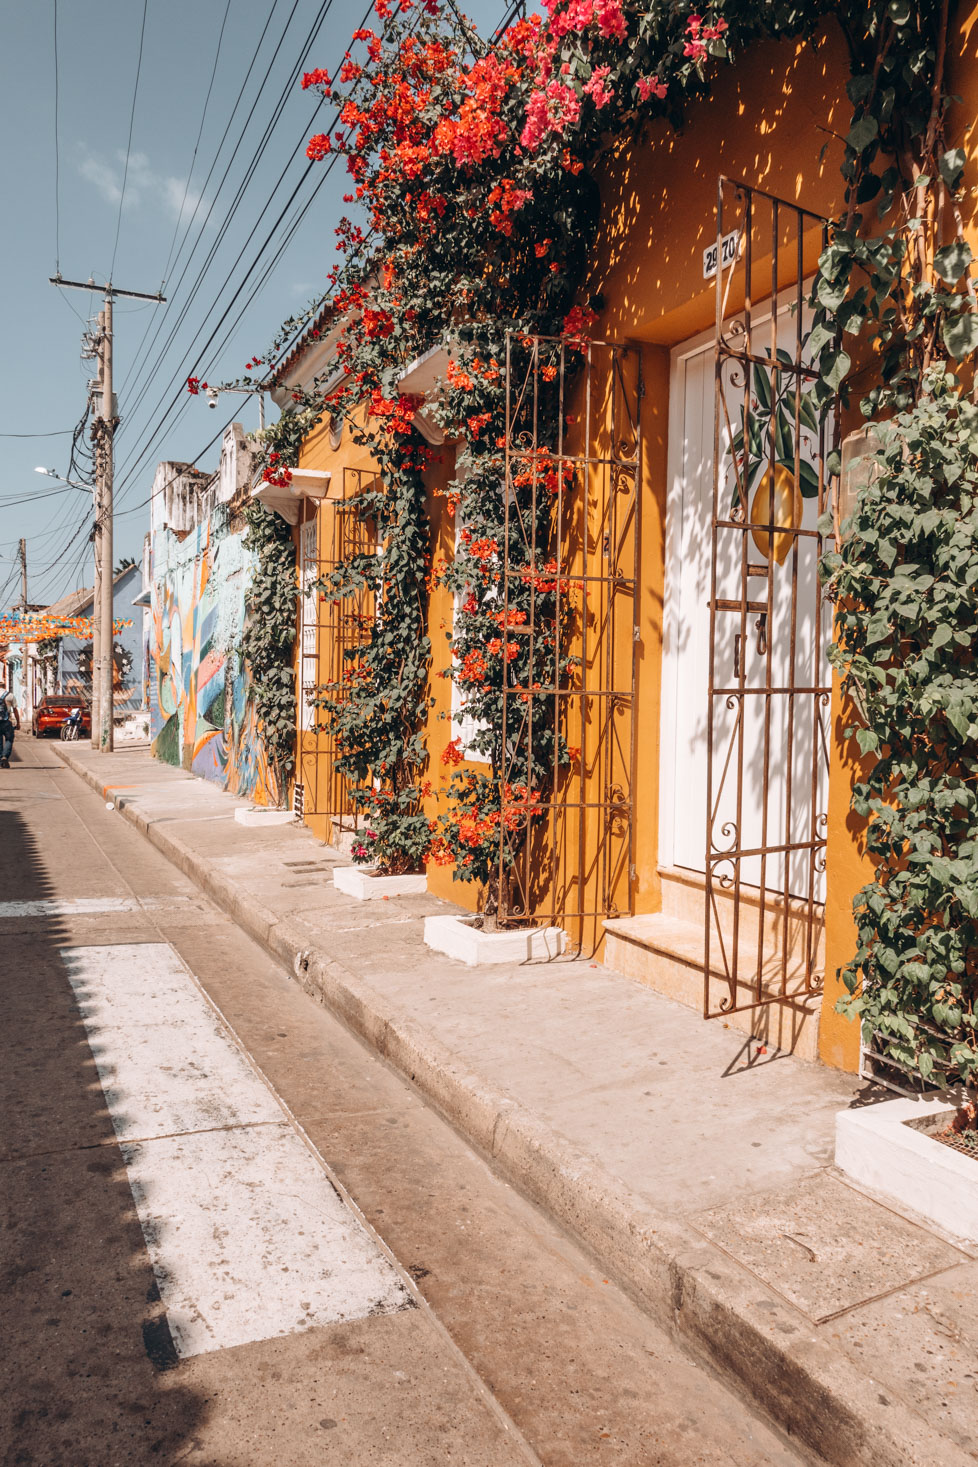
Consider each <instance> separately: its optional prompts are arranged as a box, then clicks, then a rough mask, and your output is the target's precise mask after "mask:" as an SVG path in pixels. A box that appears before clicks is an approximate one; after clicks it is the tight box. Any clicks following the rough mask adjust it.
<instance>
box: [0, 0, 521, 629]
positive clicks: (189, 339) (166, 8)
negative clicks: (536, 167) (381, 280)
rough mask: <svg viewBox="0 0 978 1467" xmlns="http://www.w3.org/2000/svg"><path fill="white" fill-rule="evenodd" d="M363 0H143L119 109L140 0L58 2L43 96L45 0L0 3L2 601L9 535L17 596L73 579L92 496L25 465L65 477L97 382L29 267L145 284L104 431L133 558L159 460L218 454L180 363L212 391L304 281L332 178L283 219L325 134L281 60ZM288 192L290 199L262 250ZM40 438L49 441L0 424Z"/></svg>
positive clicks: (314, 45)
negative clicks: (23, 586)
mask: <svg viewBox="0 0 978 1467" xmlns="http://www.w3.org/2000/svg"><path fill="white" fill-rule="evenodd" d="M366 3H367V0H332V4H331V5H329V6H328V9H327V8H326V7H325V6H324V3H323V0H147V3H146V23H145V32H144V34H143V54H142V65H141V67H140V70H139V85H138V91H137V94H136V102H135V110H134V111H133V108H132V104H133V88H134V85H135V82H136V72H137V56H138V50H139V39H140V30H141V26H142V21H143V4H142V0H57V28H58V47H57V51H58V74H57V88H56V87H55V48H54V22H55V0H31V3H30V4H26V3H21V4H16V5H10V6H7V7H6V8H5V12H4V23H3V32H4V44H3V47H2V48H0V50H2V56H0V90H2V100H0V106H2V108H3V112H4V114H5V115H4V117H3V131H4V138H5V144H6V145H5V148H4V149H3V152H2V154H0V190H2V197H3V198H4V200H5V203H6V206H7V207H6V210H5V213H6V222H5V227H4V231H3V264H4V269H3V282H4V286H3V294H4V301H3V315H4V322H5V326H6V333H5V334H6V338H7V343H8V348H7V354H6V356H5V358H4V363H3V383H2V392H0V403H2V407H0V435H3V436H0V446H2V450H3V456H2V463H3V472H2V475H0V606H4V607H5V606H8V605H9V604H10V603H11V602H12V601H13V600H16V599H17V598H18V597H19V595H20V582H19V571H18V566H17V562H16V556H17V541H18V539H19V537H20V536H22V535H23V536H26V538H27V542H28V589H29V595H30V598H31V600H32V601H36V602H41V603H44V602H49V601H52V600H54V599H56V598H57V597H58V596H60V595H63V594H64V593H65V592H66V591H70V590H72V589H74V588H75V587H76V586H80V585H90V584H91V554H90V547H89V545H88V543H87V538H86V537H87V533H88V530H89V528H90V524H91V500H90V496H88V495H87V494H84V493H82V492H80V491H78V490H72V489H68V490H65V489H62V488H61V486H59V485H58V484H57V483H55V482H54V481H52V480H45V479H43V478H42V477H41V475H39V474H36V473H35V472H34V469H35V466H36V465H43V466H45V467H50V468H54V469H56V470H57V471H58V473H60V474H66V473H67V469H68V461H69V452H70V444H71V438H70V433H69V432H67V431H66V430H70V429H72V428H73V427H74V425H75V424H76V423H77V422H78V420H79V419H80V417H81V415H82V413H83V411H84V407H85V399H86V383H87V381H88V380H89V378H90V377H92V376H94V363H92V362H90V361H83V360H81V357H80V351H81V338H82V333H83V331H84V330H85V329H86V322H87V318H88V317H89V316H94V315H95V313H97V311H98V310H99V309H100V305H101V301H100V299H99V298H98V297H97V296H90V295H89V294H88V293H87V292H83V291H76V290H71V291H69V290H59V289H57V288H56V287H55V286H53V285H50V284H49V283H48V277H49V276H51V275H53V274H54V273H55V270H56V267H57V266H58V265H59V264H60V269H61V274H62V275H63V276H64V277H65V278H66V279H73V280H88V279H89V277H90V276H94V278H95V279H96V280H97V281H102V280H104V279H105V278H106V277H107V276H108V274H109V271H110V269H112V276H113V279H114V282H115V284H116V285H118V286H121V287H123V288H128V289H133V290H141V291H156V290H158V289H159V288H160V286H161V284H163V285H164V294H165V295H166V296H167V304H166V305H165V306H154V305H144V304H142V303H140V302H136V301H124V300H119V301H117V303H116V308H115V328H116V329H115V376H116V390H117V393H118V396H119V411H120V413H121V415H122V418H123V422H122V425H121V427H120V429H119V432H118V434H117V438H116V496H117V511H118V513H117V519H116V531H115V553H116V557H117V558H118V557H120V556H122V555H133V556H136V557H137V558H138V555H139V553H140V547H141V544H142V538H143V535H144V533H145V531H146V529H147V526H148V521H147V513H148V511H147V508H146V505H145V500H146V499H147V496H148V495H149V492H150V487H151V484H152V479H153V473H154V470H155V466H156V464H157V462H158V461H159V460H160V459H164V458H167V459H195V458H198V457H199V461H200V464H201V466H202V467H205V468H206V467H210V466H213V465H215V464H216V462H217V452H218V450H217V446H216V445H215V446H214V447H213V448H211V449H209V450H207V451H206V452H202V450H204V448H205V445H206V444H207V442H208V440H209V439H210V438H211V437H212V436H213V435H214V434H215V433H216V432H217V430H218V428H219V427H220V426H221V424H222V423H223V422H224V421H225V419H226V418H228V417H230V415H231V411H232V408H233V401H232V402H230V403H229V406H228V408H227V410H226V411H225V410H224V404H225V402H227V401H228V399H222V401H221V405H220V407H219V409H218V410H217V411H216V412H212V411H210V410H209V409H208V407H207V406H206V403H205V401H204V399H203V398H191V397H190V396H189V395H188V394H186V393H185V392H184V391H182V384H183V383H184V382H185V381H186V378H187V376H188V375H189V373H190V372H191V371H192V370H193V371H196V372H197V373H198V375H201V376H203V377H205V378H207V379H208V380H210V381H220V380H222V379H224V378H229V377H234V376H238V375H239V374H240V371H241V369H242V367H243V365H244V363H245V361H247V359H248V358H249V357H250V356H252V355H254V354H256V353H258V352H260V351H261V350H262V348H263V347H264V346H265V344H266V342H267V341H268V339H269V338H270V337H271V336H272V334H273V333H274V331H275V329H276V328H277V326H278V325H279V324H280V322H281V321H283V320H284V319H285V318H286V317H288V316H290V315H291V314H292V313H293V312H294V311H296V310H297V309H299V308H301V307H302V306H303V305H305V304H306V303H307V302H308V301H309V300H310V299H311V298H313V297H315V296H316V295H317V294H318V293H319V292H320V291H321V289H322V287H323V283H324V281H325V276H326V272H327V270H328V269H329V266H330V264H331V263H332V260H333V229H334V226H335V224H336V222H337V220H338V218H339V216H340V214H341V212H342V210H343V205H342V199H341V196H342V194H343V192H344V189H345V187H346V175H345V173H344V172H343V170H342V168H341V167H336V168H334V170H333V171H332V173H331V175H330V176H329V178H328V179H326V181H325V182H324V183H323V185H322V187H321V188H320V189H319V192H318V193H317V195H316V198H315V200H314V201H313V202H312V203H311V204H310V207H309V208H308V210H307V212H306V213H305V215H304V218H303V219H302V220H301V222H296V215H297V213H298V211H299V210H300V209H301V208H302V206H303V205H304V204H305V203H306V201H307V200H308V199H309V197H310V195H311V194H312V192H313V189H314V188H315V186H316V183H317V181H318V179H319V177H320V175H319V173H318V172H317V171H316V170H313V171H312V172H311V173H310V175H309V176H308V178H306V179H305V181H304V182H303V183H301V184H300V180H301V179H302V175H303V172H304V170H305V168H306V166H307V164H306V159H305V155H304V150H305V141H306V138H307V136H308V134H309V133H310V132H315V131H320V130H322V121H321V120H320V119H317V118H316V108H317V99H316V98H314V97H313V96H312V95H311V94H303V92H302V91H301V89H300V88H299V86H298V85H297V84H296V85H294V86H291V87H290V86H288V81H289V77H290V74H291V71H292V69H293V68H294V67H296V66H298V67H299V69H300V71H302V70H308V69H311V68H312V67H314V66H323V67H326V69H327V70H329V71H333V70H334V69H335V67H336V64H337V63H338V61H339V59H340V58H341V57H342V53H343V51H344V49H345V48H346V45H347V42H348V40H349V36H350V33H351V31H352V30H353V29H354V28H355V27H356V26H358V25H359V24H360V23H361V21H362V18H363V12H364V9H365V6H366ZM507 8H508V7H507V6H506V5H505V3H504V0H468V3H467V4H466V5H465V11H466V13H467V14H468V15H469V16H471V18H472V19H473V20H474V21H475V23H476V25H477V27H478V28H479V30H480V31H481V32H482V33H483V34H489V33H491V31H492V30H493V29H494V27H495V26H496V24H497V23H498V22H499V20H500V19H501V18H502V15H503V13H504V11H505V10H506V9H507ZM324 9H325V12H326V13H325V14H323V11H324ZM225 15H226V20H225ZM222 23H223V25H224V30H223V37H221V40H220V49H219V50H218V40H219V37H220V36H221V27H222ZM266 23H267V30H266V29H265V27H266ZM263 30H264V38H263V39H261V38H262V33H263ZM310 33H312V36H313V39H312V40H311V41H310V40H309V37H310ZM260 41H261V44H260V45H259V42H260ZM280 43H281V44H280ZM276 48H278V52H277V55H276V54H275V53H276ZM215 61H216V66H215ZM252 62H254V65H253V68H252V71H251V74H250V77H248V76H247V73H248V68H249V66H250V65H251V64H252ZM212 74H213V85H212V89H211V95H210V99H209V102H208V103H207V107H206V112H205V110H204V103H205V97H206V95H207V90H208V85H209V84H210V82H211V77H212ZM246 78H247V79H246ZM56 97H57V122H58V139H59V147H58V150H57V154H56V152H55V102H56ZM280 104H281V109H280V111H278V109H279V106H280ZM276 112H277V116H276ZM130 116H131V117H132V142H131V146H129V147H128V169H126V157H127V144H128V140H129V129H130ZM269 128H270V133H269V136H268V139H267V142H266V145H265V147H264V151H263V152H262V153H261V156H260V157H259V158H257V160H255V154H256V153H257V152H258V150H259V148H260V146H261V143H262V139H263V136H264V134H265V132H266V129H269ZM225 129H227V136H226V138H225V140H224V142H223V146H221V138H222V134H224V133H225ZM198 132H199V134H200V141H199V145H198V146H197V152H196V160H194V150H195V144H196V143H197V137H198ZM56 158H57V167H56ZM319 167H320V168H321V167H322V165H319ZM225 170H227V172H226V176H225ZM208 175H210V177H209V178H208ZM222 179H223V182H222ZM56 183H57V189H56ZM123 183H125V195H124V198H122V191H123ZM297 184H300V187H299V192H298V193H297V194H296V197H295V201H294V203H293V204H292V206H291V207H290V208H289V209H288V211H287V212H286V214H285V217H284V219H283V220H282V222H281V224H280V225H279V226H278V228H277V230H276V231H275V232H274V233H273V234H272V237H271V240H270V241H269V244H268V247H267V249H266V250H265V252H264V254H262V255H261V256H260V258H259V250H260V247H261V245H262V244H263V242H264V241H265V239H266V236H267V235H268V234H269V232H270V231H271V230H272V226H273V224H274V223H275V221H276V219H277V218H278V216H279V214H280V212H281V211H282V209H283V208H284V207H285V204H286V201H287V199H288V198H289V196H290V194H291V193H292V191H293V189H294V188H295V187H296V185H297ZM56 196H57V210H56ZM120 201H121V211H120ZM232 211H234V212H233V215H232ZM263 211H264V212H263ZM222 226H226V228H224V229H223V233H222ZM117 229H118V244H117V245H116V232H117ZM283 243H286V248H285V250H284V252H283V253H282V254H281V256H280V257H279V258H278V259H277V261H276V262H275V263H274V265H272V264H271V261H272V258H273V257H274V256H276V255H277V254H278V250H279V246H280V245H282V244H283ZM241 251H243V254H242V255H241V259H240V262H239V263H237V264H236V263H235V262H236V259H237V257H238V255H239V252H241ZM113 253H114V254H115V265H114V269H113V267H112V260H113ZM256 260H257V268H256V269H254V270H252V272H251V273H250V274H249V273H248V272H249V268H250V267H252V265H253V264H254V263H255V262H256ZM168 261H169V263H168ZM164 282H165V283H164ZM242 287H243V288H242ZM256 288H257V293H256V294H255V295H254V298H253V299H251V297H252V292H253V291H255V290H256ZM239 290H240V293H239V294H237V298H236V300H234V301H233V303H232V298H233V297H234V296H235V293H236V292H238V291H239ZM242 308H244V313H243V316H242V319H241V321H240V323H238V324H235V322H236V318H237V316H238V314H239V312H241V311H242ZM222 317H225V319H224V322H223V324H221V325H219V324H218V323H219V322H220V321H221V318H222ZM216 327H217V328H218V329H217V331H216V335H215V336H214V339H213V341H212V342H211V344H210V345H209V346H208V345H207V342H208V338H209V337H210V336H211V334H212V332H214V330H215V328H216ZM272 413H273V415H274V409H273V410H272ZM238 416H239V417H240V419H241V421H242V422H244V424H245V426H246V427H253V426H255V424H256V422H257V410H256V406H255V404H254V401H249V402H247V403H243V404H242V407H241V409H240V412H239V413H238ZM40 434H47V435H52V436H43V437H42V436H12V435H40ZM52 491H58V492H52Z"/></svg>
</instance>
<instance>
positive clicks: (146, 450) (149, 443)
mask: <svg viewBox="0 0 978 1467" xmlns="http://www.w3.org/2000/svg"><path fill="white" fill-rule="evenodd" d="M331 4H332V0H327V3H326V4H325V5H324V7H323V9H322V12H321V14H320V17H319V18H318V20H317V22H316V24H315V25H314V27H313V29H312V31H311V32H310V35H312V34H313V33H314V32H315V31H316V30H318V28H319V26H320V25H321V23H322V20H323V18H324V17H325V14H326V13H327V12H328V10H329V8H330V5H331ZM371 8H372V6H368V7H367V10H366V11H365V13H364V16H363V20H362V22H361V24H364V23H365V22H366V20H367V18H368V16H369V13H370V10H371ZM290 19H291V17H290ZM417 19H418V17H417V16H416V17H415V24H416V23H417ZM280 44H281V42H280ZM301 64H302V63H301V61H300V63H299V67H301ZM299 67H296V68H294V73H295V74H296V75H297V74H298V69H299ZM267 74H268V73H266V75H267ZM340 110H341V108H339V107H338V108H337V109H336V113H335V115H334V119H333V122H331V123H330V127H332V126H334V125H335V122H336V120H338V117H339V112H340ZM280 112H281V104H279V106H278V107H277V108H276V112H275V115H274V117H273V119H272V122H271V123H270V124H269V125H268V126H267V127H266V131H265V137H264V139H263V141H262V144H261V146H260V152H263V151H264V148H265V146H266V145H267V141H268V138H269V137H270V135H271V130H272V128H273V127H274V123H275V120H276V119H277V116H278V115H280ZM339 156H340V155H339V154H335V153H334V155H333V156H332V157H331V159H330V161H329V163H328V164H327V166H326V168H325V169H324V170H323V171H322V174H321V176H320V178H319V180H318V182H317V185H316V187H315V189H314V190H313V192H312V194H311V195H310V197H309V198H308V199H307V200H306V202H305V204H304V205H302V206H301V208H300V210H299V213H298V216H297V218H295V219H293V220H292V221H290V224H289V228H288V230H287V231H286V234H285V237H284V238H283V239H282V241H281V243H280V244H279V246H278V248H277V250H276V253H275V255H274V257H273V259H272V260H271V262H270V263H269V265H268V266H267V268H266V270H265V278H264V279H263V280H260V281H258V282H257V283H256V285H255V286H254V288H253V290H252V291H251V294H250V295H249V297H248V299H247V300H246V301H245V303H244V305H243V306H242V308H241V310H240V311H239V312H238V315H237V318H236V320H235V321H234V322H233V323H232V325H231V327H230V328H229V331H228V333H226V335H225V338H224V341H225V343H226V341H227V339H228V337H229V336H230V334H231V333H233V331H234V330H235V329H236V328H237V326H238V324H239V323H240V321H241V319H242V317H243V315H244V313H245V312H246V311H247V309H248V308H249V306H250V305H251V303H252V301H253V300H254V299H255V296H256V295H257V294H258V292H259V291H260V290H261V289H262V288H263V287H264V285H265V283H266V282H267V279H268V277H269V275H270V273H271V271H272V270H273V269H274V267H275V265H276V264H277V263H278V261H279V260H280V259H281V257H282V255H283V254H284V252H285V250H286V249H287V248H288V245H289V244H290V243H291V240H292V238H293V232H294V229H295V228H296V227H297V225H298V224H299V223H301V221H302V219H303V218H304V217H305V214H306V212H307V211H308V209H309V208H310V207H311V205H312V203H313V201H314V200H315V198H316V196H317V195H318V193H319V190H320V189H321V188H322V187H323V185H324V184H325V181H326V178H327V177H328V176H329V172H330V171H331V169H332V167H333V166H334V164H335V163H336V161H337V159H338V157H339ZM310 166H312V165H310ZM287 168H288V165H286V169H283V171H282V173H281V174H280V175H279V179H278V180H277V182H276V185H275V189H273V192H272V197H274V193H275V191H277V189H278V187H279V185H280V184H281V182H282V179H283V178H284V177H285V173H286V171H287ZM308 173H309V167H307V168H306V170H305V171H304V173H303V175H302V177H301V178H300V179H299V181H298V183H297V184H296V186H295V188H294V189H293V190H292V193H291V194H290V196H289V198H288V199H287V200H286V203H285V205H284V207H283V209H282V210H281V211H280V213H279V215H278V218H277V219H276V220H275V222H274V224H273V225H272V227H271V229H270V230H269V231H268V233H267V235H266V236H265V239H264V240H263V242H262V244H261V246H260V248H259V250H258V252H257V255H256V256H255V258H254V260H253V261H252V263H251V265H249V267H248V269H247V270H246V271H245V274H244V276H243V278H242V279H241V281H240V283H239V285H238V287H237V289H236V290H235V292H234V294H233V295H232V297H231V299H230V301H229V302H228V303H227V305H226V306H225V308H224V310H223V312H222V314H221V316H220V318H219V320H218V321H217V323H216V325H215V327H214V329H213V330H212V331H211V333H210V336H209V337H208V339H207V341H206V342H205V343H204V345H203V347H202V348H201V349H200V351H199V352H198V353H197V360H198V361H199V360H200V359H201V358H202V357H203V355H204V353H205V352H206V351H207V350H208V348H209V347H210V345H211V344H212V342H213V341H214V339H215V337H216V336H217V335H218V333H219V332H220V330H221V327H222V326H223V325H224V323H225V321H226V320H227V318H228V316H229V315H230V312H231V310H232V308H233V306H234V304H235V302H236V301H237V299H238V298H239V296H240V295H241V294H242V292H243V291H244V290H245V289H246V287H247V285H248V282H249V279H250V277H251V276H252V274H253V273H254V271H255V270H256V269H257V268H258V266H259V265H260V263H261V260H262V257H263V255H264V253H265V251H266V250H267V248H268V246H269V244H270V242H271V240H272V239H273V237H274V235H275V233H276V231H277V229H278V227H279V225H280V224H281V222H282V220H283V219H284V217H285V215H286V214H287V213H288V210H289V209H290V208H291V206H292V204H293V202H294V200H295V198H296V196H297V194H298V193H299V191H300V189H301V188H302V186H303V184H304V183H305V179H306V177H307V176H308ZM270 204H271V198H270V199H269V201H268V203H267V204H266V205H265V207H264V208H263V210H262V215H264V214H265V213H266V212H267V209H268V207H269V205H270ZM244 253H245V249H244V247H243V248H242V250H241V251H239V253H238V256H237V259H236V260H235V262H234V264H233V265H232V267H231V270H230V271H229V272H228V275H227V276H226V277H225V282H224V284H223V285H222V287H221V292H223V290H224V288H225V286H226V285H227V284H228V283H229V282H230V278H231V275H232V274H233V272H234V270H235V269H236V267H237V265H238V264H239V263H240V261H241V259H242V256H243V255H244ZM349 263H352V262H348V264H349ZM204 268H206V264H205V267H204ZM202 276H203V272H202V273H201V276H200V277H198V282H197V285H196V286H195V288H194V291H193V292H192V295H191V299H192V298H193V295H194V294H196V291H197V289H198V288H199V286H200V283H201V280H202ZM181 279H182V277H181ZM178 288H179V282H178ZM221 292H218V294H219V295H220V293H221ZM324 299H325V297H324ZM189 304H190V301H189V300H188V302H187V303H186V305H185V307H184V311H183V312H182V313H181V317H180V320H178V322H177V324H176V326H175V327H174V331H173V332H171V336H170V341H172V339H173V336H174V334H175V332H176V330H177V329H178V328H179V325H180V324H181V321H182V319H183V317H184V316H185V314H186V309H187V307H188V306H189ZM222 345H223V344H222ZM166 349H167V348H166V347H164V349H163V350H164V352H165V351H166ZM188 356H189V353H186V354H185V355H184V357H183V359H182V361H181V367H180V368H178V370H177V372H175V373H174V374H173V375H172V376H171V378H170V381H169V383H168V384H167V387H166V388H165V389H164V392H163V395H162V396H161V398H160V399H159V401H158V403H157V408H156V409H154V412H156V411H158V410H159V408H160V407H161V406H162V404H163V401H164V399H165V396H166V393H167V392H168V391H169V389H170V387H171V386H172V385H173V384H174V382H176V381H177V379H178V377H182V375H183V374H182V371H181V368H182V367H183V366H184V364H185V363H186V361H187V358H188ZM144 394H145V389H144V392H143V394H141V395H140V398H139V401H141V400H142V397H143V395H144ZM181 401H182V402H183V403H184V405H185V406H186V404H187V401H188V399H187V398H186V396H185V393H184V389H183V382H182V381H181V383H180V388H179V390H178V392H177V393H176V394H175V396H174V398H173V399H172V400H171V402H170V404H169V405H168V406H167V408H166V409H165V411H164V412H163V415H162V417H161V418H160V420H159V421H158V423H157V425H156V428H155V429H154V430H153V431H152V432H151V434H150V436H149V438H148V439H147V440H146V441H145V444H144V447H143V448H142V450H137V451H136V456H135V460H133V455H132V454H130V456H129V459H128V460H127V462H126V464H123V465H121V466H120V471H121V470H122V469H125V468H126V466H127V464H128V465H130V467H129V471H128V474H126V475H125V477H124V478H122V482H121V483H120V484H119V488H118V492H119V497H120V499H121V497H122V495H123V491H124V489H125V487H126V485H127V484H129V483H130V482H131V481H132V480H133V478H134V476H135V474H136V473H137V471H138V469H139V467H140V465H141V463H142V462H143V460H144V459H145V458H146V457H148V455H149V454H150V452H151V451H152V447H153V444H154V443H155V441H156V440H157V439H158V438H159V436H160V435H161V433H162V432H163V431H164V429H165V427H166V425H167V422H168V420H169V419H170V417H171V415H172V414H173V411H174V408H175V407H176V406H177V404H178V403H180V402H181ZM137 407H138V402H137ZM183 410H184V409H183V408H181V409H180V411H178V414H177V420H179V417H180V416H182V412H183ZM229 421H233V418H232V419H231V420H229ZM214 441H216V440H214ZM138 507H139V506H134V508H138ZM127 512H128V511H127Z"/></svg>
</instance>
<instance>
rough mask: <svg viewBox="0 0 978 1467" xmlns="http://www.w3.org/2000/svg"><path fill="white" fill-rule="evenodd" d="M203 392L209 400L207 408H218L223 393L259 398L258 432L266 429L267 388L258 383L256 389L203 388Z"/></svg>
mask: <svg viewBox="0 0 978 1467" xmlns="http://www.w3.org/2000/svg"><path fill="white" fill-rule="evenodd" d="M201 391H202V392H203V394H204V396H205V397H206V398H207V406H208V407H212V408H216V407H217V399H218V396H219V395H220V393H222V392H240V393H242V394H243V396H245V397H257V399H258V431H259V432H260V433H261V432H263V431H264V428H265V393H266V392H267V391H268V388H267V387H263V386H262V385H261V383H259V382H256V383H255V385H254V387H202V388H201Z"/></svg>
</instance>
